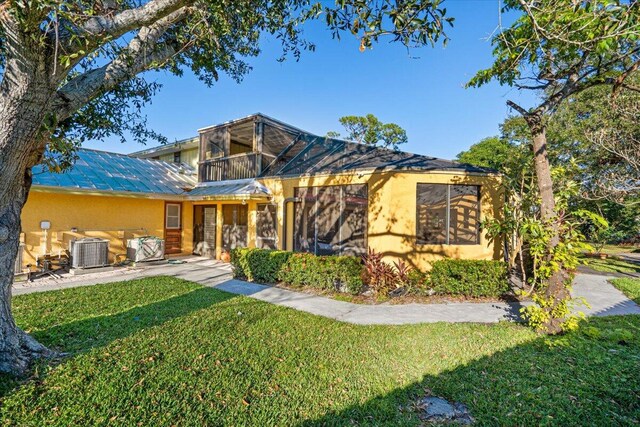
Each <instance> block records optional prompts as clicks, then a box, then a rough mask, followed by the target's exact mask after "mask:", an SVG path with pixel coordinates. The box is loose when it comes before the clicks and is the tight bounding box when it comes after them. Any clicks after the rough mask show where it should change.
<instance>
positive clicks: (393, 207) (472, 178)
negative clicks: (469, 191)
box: [261, 172, 502, 269]
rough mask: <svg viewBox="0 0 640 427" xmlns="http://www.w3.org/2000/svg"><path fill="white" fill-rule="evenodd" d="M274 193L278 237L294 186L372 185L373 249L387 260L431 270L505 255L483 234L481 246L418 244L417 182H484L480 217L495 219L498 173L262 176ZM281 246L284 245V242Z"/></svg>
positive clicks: (290, 216)
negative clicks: (447, 262) (449, 262)
mask: <svg viewBox="0 0 640 427" xmlns="http://www.w3.org/2000/svg"><path fill="white" fill-rule="evenodd" d="M261 181H262V182H263V184H264V185H265V186H267V187H268V188H269V189H270V190H271V191H272V193H273V195H274V197H273V202H274V203H276V204H277V206H278V222H279V224H278V236H279V239H280V241H282V237H283V230H284V224H283V222H282V221H283V215H282V212H283V209H284V203H283V202H284V199H285V198H288V197H293V195H294V188H295V187H312V186H326V185H345V184H367V185H368V195H369V208H368V227H367V234H368V241H367V244H368V246H369V247H371V248H374V249H375V250H376V251H378V252H381V253H382V254H384V256H385V259H386V260H387V261H396V260H400V259H402V260H404V261H406V262H408V263H409V264H410V265H412V266H414V267H416V268H420V269H429V268H430V262H432V261H434V260H437V259H441V258H446V257H450V258H462V259H501V246H500V244H499V242H496V243H489V242H488V240H487V239H486V237H485V235H484V233H481V239H480V244H477V245H419V244H417V243H416V238H415V235H416V189H417V184H418V183H434V184H468V185H480V186H481V201H480V203H481V213H480V215H481V217H480V219H481V220H483V219H485V218H488V217H493V216H494V215H496V214H498V213H499V211H500V206H501V204H502V196H501V194H500V192H499V185H498V184H499V177H497V176H486V175H471V174H460V173H443V172H424V173H420V172H376V173H359V174H344V175H332V176H314V177H303V178H292V179H285V180H273V179H263V180H261ZM287 209H288V212H287V222H288V224H287V233H286V235H287V243H286V249H288V250H291V249H292V248H293V204H292V203H289V204H288V205H287ZM280 247H281V248H282V247H283V246H282V244H280Z"/></svg>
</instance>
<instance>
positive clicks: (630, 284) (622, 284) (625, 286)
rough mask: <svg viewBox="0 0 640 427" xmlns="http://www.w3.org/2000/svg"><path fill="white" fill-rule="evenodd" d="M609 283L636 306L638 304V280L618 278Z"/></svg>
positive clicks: (639, 298)
mask: <svg viewBox="0 0 640 427" xmlns="http://www.w3.org/2000/svg"><path fill="white" fill-rule="evenodd" d="M611 283H613V285H614V286H615V287H616V288H618V289H620V290H621V291H622V292H623V293H624V294H625V295H626V296H628V297H629V298H631V299H632V300H634V301H635V302H636V303H637V304H640V279H627V278H620V279H613V280H611Z"/></svg>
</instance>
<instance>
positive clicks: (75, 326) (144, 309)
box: [32, 287, 235, 353]
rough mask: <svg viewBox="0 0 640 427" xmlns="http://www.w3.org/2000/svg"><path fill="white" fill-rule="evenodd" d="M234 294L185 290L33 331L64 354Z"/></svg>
mask: <svg viewBox="0 0 640 427" xmlns="http://www.w3.org/2000/svg"><path fill="white" fill-rule="evenodd" d="M234 297H235V295H233V294H230V293H227V292H221V291H218V290H215V289H211V288H204V287H203V288H197V289H194V290H192V291H189V292H187V293H184V294H181V295H178V296H174V297H171V298H168V299H164V300H161V301H157V302H154V303H151V304H147V305H143V306H140V307H134V308H132V309H130V310H127V311H124V312H121V313H117V314H113V315H107V316H98V317H90V318H87V319H82V320H78V321H73V322H69V323H64V324H61V325H57V326H54V327H51V328H49V329H45V330H42V331H37V332H34V333H33V334H32V335H33V336H34V338H36V339H37V340H38V341H39V342H41V343H43V344H44V345H46V346H48V347H50V348H54V349H56V350H60V351H64V352H67V353H77V352H82V351H86V350H91V349H93V348H95V347H103V346H105V345H107V344H109V343H110V342H112V341H114V340H117V339H121V338H125V337H127V336H130V335H133V334H134V333H136V332H138V331H140V330H142V329H147V328H150V327H153V326H157V325H160V324H163V323H165V322H168V321H171V320H173V319H177V318H179V317H183V316H186V315H188V314H190V313H192V312H194V311H198V310H201V309H204V308H207V307H210V306H212V305H214V304H219V303H221V302H224V301H227V300H229V299H231V298H234Z"/></svg>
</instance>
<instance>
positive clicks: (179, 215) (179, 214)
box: [164, 203, 182, 230]
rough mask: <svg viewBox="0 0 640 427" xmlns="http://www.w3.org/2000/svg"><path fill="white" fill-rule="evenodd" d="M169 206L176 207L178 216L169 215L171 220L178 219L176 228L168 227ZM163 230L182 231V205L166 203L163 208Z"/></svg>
mask: <svg viewBox="0 0 640 427" xmlns="http://www.w3.org/2000/svg"><path fill="white" fill-rule="evenodd" d="M169 206H177V207H178V215H177V216H175V215H171V218H178V225H177V226H170V225H169ZM164 228H165V229H167V230H181V229H182V203H166V204H165V208H164Z"/></svg>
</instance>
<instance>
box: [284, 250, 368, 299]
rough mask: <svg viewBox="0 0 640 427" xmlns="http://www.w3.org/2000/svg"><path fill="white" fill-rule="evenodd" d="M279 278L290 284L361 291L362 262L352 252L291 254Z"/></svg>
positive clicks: (354, 291)
mask: <svg viewBox="0 0 640 427" xmlns="http://www.w3.org/2000/svg"><path fill="white" fill-rule="evenodd" d="M279 278H280V280H281V281H282V282H283V283H285V284H287V285H291V286H310V287H312V288H316V289H321V290H337V291H340V292H348V293H351V294H354V295H356V294H359V293H360V292H362V288H363V283H362V263H361V262H360V259H359V258H356V257H352V256H334V255H331V256H316V255H313V254H306V253H297V254H293V255H291V257H290V258H289V260H288V262H287V263H286V265H285V266H284V268H283V269H282V270H281V271H280V277H279Z"/></svg>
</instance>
